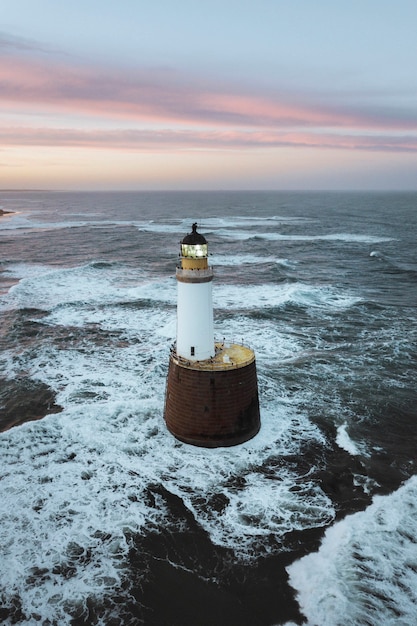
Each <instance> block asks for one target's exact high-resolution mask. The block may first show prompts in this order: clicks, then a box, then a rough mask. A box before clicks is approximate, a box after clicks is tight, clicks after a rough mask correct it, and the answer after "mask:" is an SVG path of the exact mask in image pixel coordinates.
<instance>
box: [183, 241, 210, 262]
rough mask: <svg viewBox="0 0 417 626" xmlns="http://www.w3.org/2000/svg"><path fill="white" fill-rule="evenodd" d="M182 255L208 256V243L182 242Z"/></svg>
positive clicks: (192, 256)
mask: <svg viewBox="0 0 417 626" xmlns="http://www.w3.org/2000/svg"><path fill="white" fill-rule="evenodd" d="M181 255H182V256H183V257H186V258H188V259H203V258H205V257H207V256H208V250H207V244H206V243H196V244H191V243H182V244H181Z"/></svg>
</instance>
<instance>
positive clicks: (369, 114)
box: [0, 43, 417, 131]
mask: <svg viewBox="0 0 417 626" xmlns="http://www.w3.org/2000/svg"><path fill="white" fill-rule="evenodd" d="M21 45H23V43H21ZM3 57H4V62H2V63H0V98H1V101H2V102H3V103H4V105H7V104H8V105H9V106H10V105H11V106H14V105H18V106H19V110H20V111H22V110H23V111H24V110H26V111H27V112H28V113H31V112H38V113H39V112H42V113H48V112H49V113H51V112H53V113H54V114H60V115H66V114H68V113H70V114H72V115H88V116H92V117H94V118H96V117H103V118H107V119H114V120H117V119H126V120H132V121H136V122H143V121H146V122H149V121H150V122H154V123H158V124H161V123H164V124H167V123H168V124H171V125H172V124H180V125H181V126H183V125H184V124H186V125H187V126H189V127H195V126H197V125H198V126H201V125H205V126H206V127H209V128H224V127H227V128H236V127H239V128H251V129H262V128H271V129H283V128H287V129H292V128H297V129H298V130H300V129H302V128H312V127H319V128H323V129H324V128H330V127H331V128H339V129H341V128H352V129H374V130H375V129H384V130H385V131H387V130H389V129H391V130H404V131H410V130H412V129H415V128H417V113H416V112H415V111H414V110H410V111H401V110H396V109H381V108H378V109H377V108H372V107H371V106H370V105H368V106H367V107H364V106H362V107H361V106H360V105H358V104H357V105H350V106H348V105H347V104H345V103H342V104H340V103H337V102H336V101H333V104H331V103H330V100H329V99H324V98H323V100H322V101H319V100H317V96H315V98H313V96H312V95H311V94H310V95H309V94H307V93H306V94H289V93H287V92H273V91H272V90H271V89H270V90H265V89H264V90H263V91H262V90H260V89H259V87H257V86H255V85H252V86H247V85H246V86H241V85H237V84H229V83H228V84H225V83H224V82H223V83H221V82H215V81H213V80H211V81H210V80H207V81H204V80H203V79H202V78H201V77H198V78H196V77H195V76H185V75H183V74H180V73H177V72H175V71H172V70H167V69H162V68H153V69H152V68H148V69H144V68H142V69H141V68H136V69H132V70H127V69H120V70H118V69H115V68H106V67H99V66H92V65H90V66H85V65H76V64H75V63H70V62H69V61H68V60H62V59H61V60H59V61H58V60H57V59H56V58H55V57H53V56H52V55H51V54H50V55H46V54H43V55H39V54H38V55H36V54H33V55H31V56H26V55H25V54H23V55H22V54H14V53H13V51H12V53H10V51H9V50H8V49H6V52H4V53H3Z"/></svg>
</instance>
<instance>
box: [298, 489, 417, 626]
mask: <svg viewBox="0 0 417 626" xmlns="http://www.w3.org/2000/svg"><path fill="white" fill-rule="evenodd" d="M416 501H417V477H412V478H411V479H409V480H408V481H407V482H406V483H405V484H404V485H403V486H402V487H400V488H399V489H398V490H397V491H396V492H394V493H392V494H391V495H389V496H375V497H374V500H373V503H372V504H371V506H369V507H368V508H367V509H366V510H365V511H363V512H360V513H356V514H355V515H351V516H349V517H346V518H345V519H344V520H342V521H341V522H338V523H337V524H335V525H334V526H332V527H331V528H329V529H328V530H327V531H326V534H325V537H324V539H323V541H322V545H321V547H320V549H319V551H318V552H317V553H313V554H309V555H307V556H306V557H304V558H302V559H301V560H299V561H296V562H295V563H293V564H292V565H291V566H290V567H289V568H287V569H288V573H289V576H290V583H291V585H292V586H293V587H294V588H295V589H296V590H297V594H298V600H299V602H300V605H301V609H302V611H303V613H304V615H305V616H306V618H307V623H308V624H311V625H313V624H320V625H321V626H339V625H340V626H342V625H343V624H348V625H352V626H357V625H358V624H370V625H372V626H377V625H379V624H386V625H392V626H394V624H413V623H414V622H415V619H416V602H417V595H416V589H417V548H416V546H417V544H416V540H415V527H416V524H417V506H416Z"/></svg>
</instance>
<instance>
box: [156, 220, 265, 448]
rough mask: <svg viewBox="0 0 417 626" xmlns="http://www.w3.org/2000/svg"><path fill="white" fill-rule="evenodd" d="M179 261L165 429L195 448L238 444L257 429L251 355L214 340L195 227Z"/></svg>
mask: <svg viewBox="0 0 417 626" xmlns="http://www.w3.org/2000/svg"><path fill="white" fill-rule="evenodd" d="M180 257H181V263H180V266H179V267H177V271H176V278H177V285H178V304H177V341H176V343H175V344H174V345H173V347H172V350H171V354H170V359H169V369H168V376H167V385H166V393H165V411H164V418H165V422H166V425H167V428H168V430H169V431H170V432H171V433H172V434H173V435H174V436H175V437H176V438H177V439H179V440H180V441H183V442H185V443H189V444H192V445H195V446H204V447H207V448H215V447H218V446H233V445H236V444H239V443H243V442H245V441H248V439H251V438H252V437H254V436H255V435H256V433H257V432H258V431H259V428H260V415H259V400H258V379H257V374H256V363H255V354H254V352H253V350H251V349H250V348H249V347H247V346H244V345H241V344H229V343H228V344H226V343H225V342H224V341H223V342H221V343H216V342H215V341H214V333H213V301H212V281H213V270H212V268H211V267H209V264H208V246H207V241H206V239H205V238H204V237H203V235H201V234H200V233H198V232H197V224H193V226H192V232H191V233H189V234H188V235H186V236H185V237H184V239H183V240H182V242H181V248H180Z"/></svg>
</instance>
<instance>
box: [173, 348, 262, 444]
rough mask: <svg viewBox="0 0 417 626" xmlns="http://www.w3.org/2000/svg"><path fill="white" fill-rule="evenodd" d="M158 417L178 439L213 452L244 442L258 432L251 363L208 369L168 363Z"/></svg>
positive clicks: (257, 410) (258, 420) (254, 375)
mask: <svg viewBox="0 0 417 626" xmlns="http://www.w3.org/2000/svg"><path fill="white" fill-rule="evenodd" d="M164 418H165V421H166V425H167V427H168V430H169V431H170V432H171V433H172V434H173V435H174V436H175V437H176V438H177V439H179V440H180V441H183V442H185V443H190V444H193V445H195V446H204V447H206V448H216V447H219V446H234V445H237V444H239V443H243V442H244V441H248V440H249V439H251V438H252V437H254V436H255V435H256V433H257V432H258V431H259V428H260V416H259V400H258V381H257V375H256V363H255V361H253V362H252V363H249V364H248V365H246V366H244V367H238V368H236V369H227V370H223V371H218V370H217V371H211V370H201V369H192V368H190V367H183V366H182V365H180V364H178V362H176V361H175V360H174V359H173V358H172V357H171V358H170V362H169V370H168V378H167V386H166V394H165V414H164Z"/></svg>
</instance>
